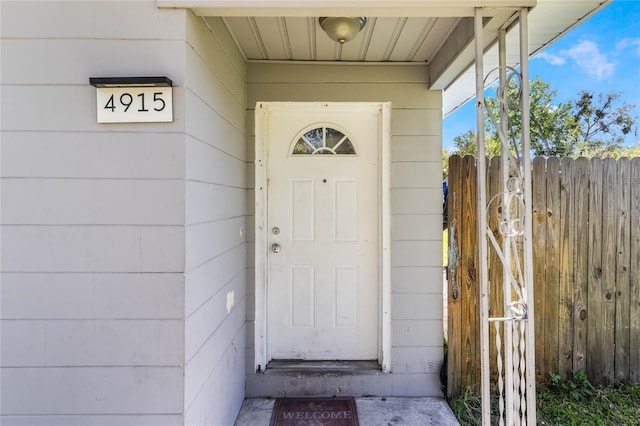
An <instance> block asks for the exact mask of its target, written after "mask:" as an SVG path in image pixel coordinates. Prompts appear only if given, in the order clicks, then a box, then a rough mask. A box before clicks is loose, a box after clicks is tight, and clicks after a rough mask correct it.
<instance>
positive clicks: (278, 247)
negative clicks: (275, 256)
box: [271, 243, 280, 253]
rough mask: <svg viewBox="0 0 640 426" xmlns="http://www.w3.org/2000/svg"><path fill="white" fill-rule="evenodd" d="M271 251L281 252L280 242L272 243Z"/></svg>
mask: <svg viewBox="0 0 640 426" xmlns="http://www.w3.org/2000/svg"><path fill="white" fill-rule="evenodd" d="M271 251H272V252H274V253H280V244H278V243H273V244H271Z"/></svg>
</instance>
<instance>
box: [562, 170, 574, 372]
mask: <svg viewBox="0 0 640 426" xmlns="http://www.w3.org/2000/svg"><path fill="white" fill-rule="evenodd" d="M573 166H574V161H573V160H572V159H570V158H563V159H562V161H561V163H560V170H561V172H560V216H559V217H558V219H559V226H560V227H559V244H560V247H561V248H560V264H559V269H560V277H559V279H560V282H559V288H558V296H559V299H558V302H559V304H558V372H559V373H560V374H561V375H562V378H563V379H565V378H566V372H568V371H571V369H572V368H573V360H572V358H573V343H574V341H573V329H572V327H571V325H572V319H573V318H572V301H573V274H574V268H573V265H574V263H573V259H574V248H575V239H576V227H575V226H573V224H572V223H571V220H572V218H573V217H574V214H575V213H574V198H573V197H574V193H575V189H574V178H575V176H574V167H573Z"/></svg>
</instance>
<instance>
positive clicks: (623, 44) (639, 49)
mask: <svg viewBox="0 0 640 426" xmlns="http://www.w3.org/2000/svg"><path fill="white" fill-rule="evenodd" d="M628 47H631V48H634V49H635V51H636V53H637V54H638V55H640V38H625V39H624V40H622V41H620V42H618V44H616V50H624V49H626V48H628Z"/></svg>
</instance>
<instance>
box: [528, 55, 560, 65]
mask: <svg viewBox="0 0 640 426" xmlns="http://www.w3.org/2000/svg"><path fill="white" fill-rule="evenodd" d="M535 57H536V59H537V58H540V59H544V60H545V61H547V62H548V63H550V64H551V65H564V64H565V63H566V62H567V60H566V59H565V58H563V57H562V56H559V55H554V54H553V53H547V52H540V53H538V54H537V55H536V56H535Z"/></svg>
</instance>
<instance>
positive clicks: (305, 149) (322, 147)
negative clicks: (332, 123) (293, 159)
mask: <svg viewBox="0 0 640 426" xmlns="http://www.w3.org/2000/svg"><path fill="white" fill-rule="evenodd" d="M291 154H292V155H316V154H318V155H323V154H324V155H356V150H355V148H354V146H353V143H352V142H351V141H350V140H349V138H348V137H347V135H345V134H344V133H342V132H341V131H340V130H336V129H334V128H331V127H327V126H323V127H316V128H315V129H311V130H309V131H308V132H306V133H305V134H303V135H302V136H300V139H298V141H297V142H296V143H295V145H294V146H293V150H292V152H291Z"/></svg>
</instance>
